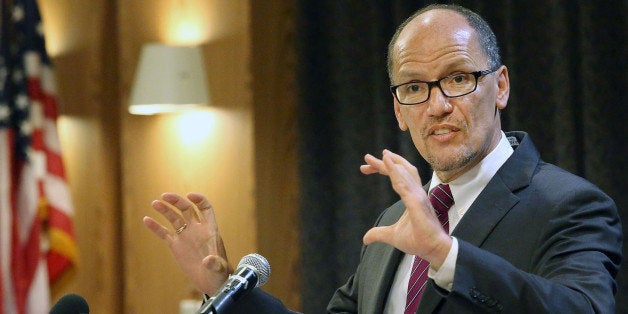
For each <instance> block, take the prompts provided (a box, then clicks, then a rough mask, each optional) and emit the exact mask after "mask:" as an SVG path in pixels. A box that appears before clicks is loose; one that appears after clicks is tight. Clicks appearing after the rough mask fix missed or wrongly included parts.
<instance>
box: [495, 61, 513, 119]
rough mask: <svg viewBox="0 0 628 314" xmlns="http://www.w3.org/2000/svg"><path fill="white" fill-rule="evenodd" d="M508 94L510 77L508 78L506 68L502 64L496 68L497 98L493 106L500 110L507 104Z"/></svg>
mask: <svg viewBox="0 0 628 314" xmlns="http://www.w3.org/2000/svg"><path fill="white" fill-rule="evenodd" d="M508 96H510V79H509V78H508V68H507V67H506V66H505V65H502V66H501V68H500V69H499V70H497V99H496V101H495V106H497V109H499V110H502V109H504V108H506V106H507V105H508Z"/></svg>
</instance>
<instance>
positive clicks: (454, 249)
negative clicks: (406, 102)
mask: <svg viewBox="0 0 628 314" xmlns="http://www.w3.org/2000/svg"><path fill="white" fill-rule="evenodd" d="M512 153H513V149H512V147H510V143H509V142H508V139H507V138H506V134H504V132H502V136H501V139H500V141H499V143H498V144H497V146H496V147H495V148H494V149H493V151H491V152H490V153H489V154H488V155H487V156H486V157H485V158H484V159H482V160H481V161H480V162H479V163H478V164H477V165H475V167H473V168H471V169H470V170H469V171H467V172H466V173H464V174H462V175H461V176H460V177H458V178H456V179H455V180H453V181H451V182H449V183H448V184H449V188H450V189H451V194H452V195H453V197H454V205H452V206H451V208H450V209H449V234H451V233H452V232H453V230H454V229H455V228H456V226H457V225H458V222H460V220H461V219H462V217H463V216H464V214H465V213H466V212H467V210H468V209H469V207H471V204H472V203H473V202H474V201H475V199H476V198H477V197H478V195H480V192H482V190H483V189H484V188H485V187H486V185H487V184H488V182H489V181H490V180H491V179H492V178H493V176H494V175H495V173H497V170H499V168H500V167H501V166H502V165H503V164H504V163H505V162H506V160H508V158H509V157H510V155H512ZM441 183H443V182H441V180H440V179H439V178H438V176H436V173H432V180H431V182H430V188H429V191H431V190H432V189H433V188H434V187H436V186H437V185H439V184H441ZM457 259H458V240H457V239H456V238H455V237H454V238H453V243H452V246H451V249H450V250H449V254H447V258H446V259H445V262H444V263H443V265H442V266H441V268H440V269H439V270H438V271H435V270H434V269H432V268H430V269H429V271H428V276H429V278H432V279H434V282H436V284H437V285H438V286H439V287H441V288H443V289H445V290H447V291H451V289H452V286H453V282H454V274H455V270H456V261H457ZM413 261H414V255H409V254H405V256H404V257H403V259H402V260H401V262H400V263H399V267H398V268H397V273H396V274H395V279H394V281H393V284H392V287H391V289H390V293H389V294H388V300H387V302H386V307H385V309H384V313H386V314H398V313H403V312H404V310H405V307H406V295H407V293H408V281H410V272H411V269H412V263H413Z"/></svg>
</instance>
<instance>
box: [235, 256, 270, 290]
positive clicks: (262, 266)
mask: <svg viewBox="0 0 628 314" xmlns="http://www.w3.org/2000/svg"><path fill="white" fill-rule="evenodd" d="M245 265H246V266H248V267H250V268H253V269H254V270H255V273H256V274H257V285H256V287H260V286H263V285H264V284H265V283H266V281H268V277H270V264H269V263H268V260H266V258H264V256H261V255H259V254H256V253H253V254H249V255H246V256H244V257H243V258H242V259H241V260H240V263H238V268H240V266H245Z"/></svg>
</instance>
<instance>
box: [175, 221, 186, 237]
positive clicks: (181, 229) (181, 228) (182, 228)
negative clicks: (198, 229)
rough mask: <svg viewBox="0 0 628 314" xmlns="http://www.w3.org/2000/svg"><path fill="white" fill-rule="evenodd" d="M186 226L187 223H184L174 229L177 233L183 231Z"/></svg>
mask: <svg viewBox="0 0 628 314" xmlns="http://www.w3.org/2000/svg"><path fill="white" fill-rule="evenodd" d="M187 226H188V224H185V223H184V224H183V226H181V227H179V229H177V230H176V231H177V234H179V233H181V232H183V230H185V228H187Z"/></svg>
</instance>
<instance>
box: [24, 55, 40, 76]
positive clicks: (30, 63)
mask: <svg viewBox="0 0 628 314" xmlns="http://www.w3.org/2000/svg"><path fill="white" fill-rule="evenodd" d="M24 70H25V71H26V77H35V76H39V75H40V73H41V57H40V56H39V53H37V52H35V51H32V50H31V51H26V52H24Z"/></svg>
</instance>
